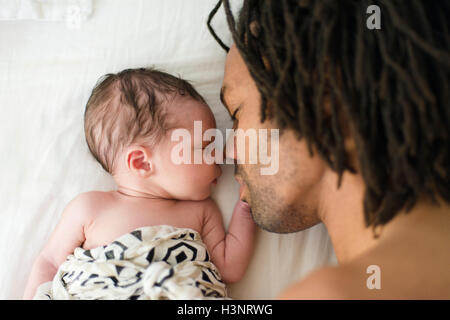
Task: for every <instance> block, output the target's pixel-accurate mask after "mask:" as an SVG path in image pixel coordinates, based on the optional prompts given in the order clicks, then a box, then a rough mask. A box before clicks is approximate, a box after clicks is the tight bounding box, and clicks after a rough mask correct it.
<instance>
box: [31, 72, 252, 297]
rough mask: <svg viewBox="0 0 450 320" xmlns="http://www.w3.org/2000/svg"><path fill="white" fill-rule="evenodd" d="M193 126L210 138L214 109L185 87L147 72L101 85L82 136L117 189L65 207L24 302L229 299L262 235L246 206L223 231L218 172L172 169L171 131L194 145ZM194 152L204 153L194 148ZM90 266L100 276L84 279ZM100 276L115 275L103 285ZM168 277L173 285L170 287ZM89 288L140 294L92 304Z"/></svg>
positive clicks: (113, 77)
mask: <svg viewBox="0 0 450 320" xmlns="http://www.w3.org/2000/svg"><path fill="white" fill-rule="evenodd" d="M194 121H201V122H202V130H203V131H206V130H208V129H210V128H215V126H216V124H215V119H214V116H213V114H212V112H211V110H210V109H209V107H208V105H207V104H206V103H205V101H204V100H203V98H202V97H201V96H200V95H199V94H198V93H197V91H196V90H195V89H194V88H193V87H192V86H191V85H190V84H189V83H188V82H187V81H185V80H182V79H179V78H177V77H174V76H172V75H169V74H167V73H164V72H160V71H157V70H154V69H144V68H140V69H127V70H124V71H122V72H119V73H118V74H108V75H106V76H105V77H103V78H102V79H101V81H99V83H98V84H97V85H96V86H95V88H94V90H93V92H92V94H91V97H90V98H89V101H88V103H87V106H86V111H85V118H84V123H85V135H86V141H87V144H88V146H89V149H90V151H91V153H92V154H93V156H94V157H95V158H96V159H97V160H98V161H99V162H100V164H101V165H102V167H103V168H104V169H105V170H106V171H107V172H109V173H110V174H111V175H112V177H113V178H114V180H115V182H116V184H117V190H115V191H109V192H100V191H92V192H86V193H83V194H80V195H78V196H77V197H76V198H75V199H73V200H72V201H71V202H70V203H69V204H68V205H67V207H66V208H65V210H64V212H63V214H62V217H61V220H60V221H59V223H58V224H57V226H56V228H55V230H54V231H53V233H52V235H51V236H50V238H49V240H48V242H47V244H46V245H45V246H44V248H43V249H42V251H41V252H40V254H39V256H38V257H37V259H36V261H35V262H34V264H33V267H32V271H31V275H30V277H29V280H28V283H27V286H26V289H25V293H24V298H26V299H31V298H33V297H35V294H36V292H37V288H38V287H39V286H40V285H41V284H43V283H47V282H49V281H53V285H52V286H53V287H52V288H53V290H54V291H55V290H57V289H55V285H56V284H55V283H60V284H62V285H60V287H61V288H62V289H64V290H66V291H68V293H67V292H66V293H65V294H66V295H65V296H64V297H66V298H68V299H72V298H74V297H76V298H112V299H114V298H120V299H136V298H143V299H144V298H146V299H148V298H156V299H157V298H165V299H168V298H169V299H170V298H173V297H175V298H178V297H176V296H174V295H173V294H174V292H184V294H185V295H183V296H181V297H182V298H190V297H194V298H195V297H197V298H198V294H197V295H196V293H195V292H194V291H195V289H199V290H200V289H201V293H202V294H203V296H205V297H206V296H208V295H209V296H219V297H220V296H222V297H224V296H225V294H226V291H224V290H222V289H224V285H223V282H222V281H224V282H226V283H232V282H236V281H239V280H240V279H241V278H242V276H243V275H244V273H245V271H246V269H247V266H248V263H249V260H250V257H251V253H252V251H253V239H254V234H255V229H256V226H255V224H254V222H253V219H252V217H251V212H250V208H249V206H248V204H247V203H245V202H243V201H238V203H237V204H236V205H235V209H234V212H233V216H232V219H231V222H230V225H229V230H228V232H227V233H226V232H225V230H224V225H223V222H222V216H221V213H220V211H219V209H218V207H217V206H216V204H215V203H214V201H213V200H212V199H211V198H210V197H209V196H210V194H211V188H212V186H214V185H215V184H216V183H217V179H218V178H219V176H220V175H221V169H220V167H219V165H217V164H215V163H213V164H207V163H205V161H203V162H202V163H201V164H185V163H182V164H174V163H173V161H171V153H172V148H173V147H174V146H175V145H176V144H177V142H176V141H172V139H171V132H172V131H173V130H175V129H177V128H184V129H187V130H188V131H189V132H190V133H191V134H192V136H193V131H194ZM191 140H193V139H191ZM208 144H209V142H204V143H203V146H201V148H205V147H206V146H207V145H208ZM194 148H198V146H194V144H193V143H192V150H194ZM190 153H191V154H192V155H193V154H194V153H193V152H190ZM191 163H194V161H192V162H191ZM180 241H181V242H180ZM137 243H138V244H137ZM142 243H146V245H147V247H146V248H147V249H148V250H146V252H145V259H146V260H145V259H143V257H144V256H143V251H142V249H139V248H140V247H141V246H142ZM180 243H181V244H180ZM161 247H164V248H163V249H160V248H161ZM184 249H186V250H184ZM132 250H134V251H132ZM139 250H141V251H139ZM155 250H156V251H155ZM180 250H181V251H180ZM183 250H184V251H183ZM158 252H159V253H158ZM173 252H175V253H176V254H174V255H173V256H171V254H172V253H173ZM158 255H159V256H160V257H159V258H158V257H157V256H158ZM127 259H128V260H127ZM69 260H70V261H69ZM144 260H145V261H144ZM83 261H84V262H83ZM100 261H101V262H102V263H103V264H101V263H100ZM110 261H113V262H114V263H116V265H115V268H113V269H114V270H113V271H111V270H112V269H111V268H109V267H108V268H107V267H105V263H107V262H110ZM130 261H131V262H132V265H133V266H132V267H131V265H130V263H129V262H130ZM127 263H128V264H127ZM147 263H148V265H147ZM66 264H67V266H66ZM178 264H179V265H181V264H182V265H183V267H181V266H180V267H178V266H177V265H178ZM75 265H76V266H77V267H76V268H75V267H73V266H75ZM106 265H107V264H106ZM135 265H138V266H140V267H139V268H140V269H139V268H138V269H136V268H137V267H135ZM80 266H82V267H80ZM86 266H90V268H94V266H95V268H94V269H90V270H94V271H92V272H87V271H86V269H84V268H86ZM153 266H156V267H154V268H153ZM149 267H152V268H153V269H152V270H151V272H148V271H147V269H149ZM77 268H78V269H77ZM80 268H81V269H80ZM123 268H128V269H126V270H128V271H127V274H128V277H129V278H128V280H121V278H120V277H122V275H123V274H124V271H123ZM130 268H134V269H132V270H134V271H130V270H131V269H130ZM177 268H178V269H177ZM183 268H190V269H189V271H186V269H183ZM195 268H199V269H198V270H197V271H196V270H195ZM62 269H64V270H63V271H61V270H62ZM217 269H218V270H217ZM77 270H78V271H77ZM80 270H82V271H80ZM183 270H184V271H183ZM103 272H106V273H107V274H109V273H112V272H113V273H114V274H109V275H108V276H105V277H103V279H100V276H99V274H102V273H103ZM108 272H109V273H108ZM144 272H145V274H143V273H144ZM58 274H59V278H58V277H57V275H58ZM86 274H89V276H86ZM130 274H132V276H130ZM177 274H178V275H179V276H177ZM83 277H85V278H86V279H85V281H83V282H81V283H78V284H77V286H78V287H76V286H75V284H73V286H72V289H73V290H72V289H71V290H72V291H73V292H77V294H74V293H73V292H69V291H70V290H69V289H70V284H71V283H72V282H73V281H75V280H77V279H78V280H79V279H80V278H83ZM130 277H131V278H130ZM169 277H172V278H176V280H174V281H172V283H171V284H170V285H165V283H163V281H166V280H167V279H168V278H169ZM177 277H178V278H177ZM57 278H58V279H57ZM206 278H207V279H208V281H206V282H205V281H203V280H205V279H206ZM105 279H106V280H105ZM130 279H133V280H130ZM94 280H95V281H94ZM71 281H72V282H71ZM108 281H110V283H109V284H108V283H107V282H108ZM124 281H125V282H126V283H125V282H124ZM127 281H128V282H127ZM202 281H203V282H202ZM73 283H75V282H73ZM89 283H90V284H92V285H91V286H90V287H89V288H90V289H89V290H91V291H92V292H94V291H95V290H97V289H99V288H102V289H108V288H112V289H117V290H119V289H121V290H122V289H123V290H125V289H126V288H129V287H132V288H133V290H128V289H127V290H128V291H127V293H126V294H125V295H124V293H123V292H122V293H120V294H116V293H111V295H105V294H98V295H95V294H94V295H93V294H91V293H89V292H90V291H89V290H88V289H85V290H84V291H82V290H81V289H80V288H81V287H83V288H84V286H86V285H87V284H89ZM149 283H150V284H149ZM221 286H222V287H221ZM146 287H147V288H148V287H151V289H149V292H144V291H145V290H146V289H145V288H146ZM187 287H188V289H186V288H187ZM77 288H78V289H77ZM174 288H175V289H174ZM177 288H178V289H177ZM156 289H157V293H155V291H154V290H156ZM77 290H78V291H77ZM117 290H116V291H114V290H110V291H109V292H118V291H117ZM152 290H153V291H152ZM158 290H159V291H158ZM164 290H166V292H163V291H164ZM170 290H172V291H170ZM193 290H194V291H193ZM106 291H108V290H103V292H106ZM169 291H170V292H169ZM80 292H88V294H87V295H82V294H81V293H80ZM98 292H100V291H98ZM53 293H55V292H53ZM190 293H193V295H192V296H190V295H189V294H190ZM108 294H109V293H108ZM60 298H61V297H60Z"/></svg>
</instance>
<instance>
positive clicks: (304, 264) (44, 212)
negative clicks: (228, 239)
mask: <svg viewBox="0 0 450 320" xmlns="http://www.w3.org/2000/svg"><path fill="white" fill-rule="evenodd" d="M12 1H14V0H12ZM215 2H216V1H211V0H195V1H193V0H190V1H187V0H167V1H160V0H132V1H121V0H93V2H92V5H93V7H92V14H91V15H90V17H89V19H88V20H86V21H85V22H84V23H83V24H82V25H81V28H79V29H68V28H67V27H66V25H65V24H64V22H54V21H53V22H51V21H31V20H30V21H27V20H15V21H0V108H1V109H0V110H1V116H0V177H1V179H0V204H1V206H2V210H1V223H0V257H1V263H0V298H1V299H20V298H21V297H22V293H23V290H24V287H25V284H26V280H27V278H28V274H29V272H30V268H31V265H32V263H33V260H34V259H35V257H36V256H37V254H38V252H39V251H40V249H41V248H42V246H43V244H44V243H45V241H46V240H47V238H48V236H49V235H50V233H51V231H52V230H53V228H54V227H55V225H56V223H57V221H58V219H59V217H60V214H61V212H62V210H63V209H64V207H65V205H66V204H67V202H68V201H70V200H71V199H72V198H73V197H74V196H75V195H77V194H78V193H80V192H84V191H88V190H110V189H111V188H114V183H113V181H112V179H111V178H110V177H109V176H108V175H107V174H105V173H104V172H103V171H102V169H101V168H100V166H99V165H98V164H97V163H96V162H95V161H94V160H93V158H92V157H91V156H90V154H89V152H88V149H87V146H86V144H85V140H84V134H83V120H82V118H83V111H84V106H85V103H86V101H87V98H88V97H89V94H90V91H91V89H92V87H93V85H94V84H95V82H96V81H97V79H98V78H99V77H100V76H101V75H103V74H105V73H109V72H117V71H120V70H122V69H125V68H133V67H141V66H155V67H157V68H159V69H162V70H165V71H167V72H170V73H175V74H179V75H181V76H182V77H184V78H187V79H189V80H191V82H192V83H193V85H194V86H195V87H196V88H197V89H198V91H199V92H200V93H201V94H202V95H203V96H204V97H205V99H206V101H207V102H208V103H209V104H210V106H211V108H212V109H213V111H214V114H215V116H216V119H217V124H218V127H219V128H221V129H224V128H230V127H231V121H230V119H229V116H228V114H227V112H226V111H225V109H224V108H223V107H222V106H221V104H220V101H219V89H220V85H221V81H222V78H223V66H224V61H225V52H224V51H223V50H222V49H221V48H220V46H219V45H218V44H217V43H216V42H215V40H214V39H213V38H212V37H211V36H210V34H209V32H208V30H207V28H206V19H207V16H208V14H209V12H210V10H211V9H212V8H213V6H214V4H215ZM239 3H240V1H239V0H236V1H235V4H236V5H235V8H237V7H238V4H239ZM214 26H215V28H216V30H217V31H218V33H219V34H220V36H221V37H222V38H223V39H224V40H225V42H227V43H230V41H231V37H230V35H229V33H228V28H227V26H226V22H225V18H224V15H223V12H222V10H221V11H220V12H219V13H218V16H217V17H216V18H215V20H214ZM222 168H223V172H224V174H223V176H222V177H221V179H220V180H219V184H218V186H217V188H216V190H215V192H214V194H213V198H214V199H216V201H217V203H218V205H219V207H220V208H221V209H222V212H223V216H224V222H225V224H226V225H228V223H229V221H230V218H231V213H232V209H233V206H234V203H235V201H236V200H237V199H238V184H237V183H236V182H235V181H234V179H233V171H234V169H233V167H232V166H230V165H227V166H223V167H222ZM334 263H335V256H334V252H333V249H332V246H331V244H330V241H329V238H328V236H327V233H326V230H325V228H324V227H323V225H318V226H316V227H314V228H311V229H309V230H306V231H304V232H300V233H296V234H289V235H278V234H270V233H268V232H264V231H259V232H258V236H257V246H256V251H255V253H254V255H253V259H252V262H251V264H250V267H249V270H248V272H247V274H246V276H245V278H244V279H243V280H242V281H241V282H239V283H237V284H234V285H231V286H230V293H231V295H232V297H234V298H238V299H271V298H274V297H276V296H277V295H278V294H279V293H280V291H281V290H282V289H283V288H284V287H286V286H287V285H289V284H290V283H292V282H294V281H295V280H297V279H300V278H302V277H303V276H305V275H306V274H307V273H309V272H310V271H311V270H313V269H314V268H317V267H319V266H322V265H328V264H334Z"/></svg>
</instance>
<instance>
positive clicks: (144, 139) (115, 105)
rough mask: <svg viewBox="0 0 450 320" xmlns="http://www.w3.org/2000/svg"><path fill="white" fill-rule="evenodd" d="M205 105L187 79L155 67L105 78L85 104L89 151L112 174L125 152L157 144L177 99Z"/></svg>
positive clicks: (122, 72) (96, 86)
mask: <svg viewBox="0 0 450 320" xmlns="http://www.w3.org/2000/svg"><path fill="white" fill-rule="evenodd" d="M178 96H186V97H187V98H192V99H195V100H198V101H201V102H203V103H204V102H205V101H204V99H203V98H202V96H201V95H200V94H199V93H198V92H197V91H196V90H195V89H194V87H193V86H192V85H191V84H189V82H187V81H186V80H183V79H181V78H178V77H175V76H173V75H170V74H168V73H165V72H162V71H158V70H155V69H153V68H138V69H126V70H123V71H121V72H119V73H117V74H113V73H109V74H106V75H104V76H102V77H101V78H100V79H99V80H98V82H97V84H96V85H95V87H94V89H93V90H92V93H91V96H90V97H89V100H88V102H87V104H86V110H85V113H84V133H85V137H86V142H87V145H88V147H89V150H90V152H91V153H92V155H93V156H94V158H95V159H96V160H97V161H98V162H99V163H100V164H101V165H102V167H103V169H105V170H106V171H107V172H109V173H110V174H114V168H115V160H116V157H117V155H118V154H120V153H121V152H122V150H123V149H124V148H125V147H127V146H130V145H132V144H139V143H145V144H146V145H149V146H154V145H155V144H157V143H158V142H159V141H160V140H161V138H162V137H163V136H164V134H165V132H166V131H167V130H168V128H169V126H170V123H169V121H168V119H166V115H167V112H166V108H165V106H167V104H168V103H170V102H171V101H172V100H173V99H174V98H175V97H178Z"/></svg>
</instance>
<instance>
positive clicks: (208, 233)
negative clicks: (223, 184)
mask: <svg viewBox="0 0 450 320" xmlns="http://www.w3.org/2000/svg"><path fill="white" fill-rule="evenodd" d="M204 219H205V220H204V223H203V229H202V230H203V231H202V239H203V241H204V243H205V244H206V246H207V248H208V250H209V252H210V254H211V260H212V262H213V263H214V264H215V265H216V266H217V268H219V271H220V274H221V275H222V278H223V281H225V282H227V283H233V282H237V281H239V280H240V279H241V278H242V277H243V276H244V274H245V271H246V270H247V266H248V264H249V262H250V258H251V255H252V252H253V246H254V237H255V231H256V224H255V222H254V221H253V218H252V216H251V212H250V207H249V206H248V204H247V203H245V202H242V201H238V203H237V204H236V206H235V207H234V211H233V216H232V218H231V222H230V225H229V228H228V232H227V233H225V229H224V226H223V222H222V215H221V213H220V210H219V208H218V207H217V205H216V204H215V203H214V201H213V200H208V205H207V206H206V211H205V217H204Z"/></svg>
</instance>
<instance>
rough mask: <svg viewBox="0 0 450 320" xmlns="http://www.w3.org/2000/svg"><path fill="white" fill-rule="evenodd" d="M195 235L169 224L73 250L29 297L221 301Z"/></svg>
mask: <svg viewBox="0 0 450 320" xmlns="http://www.w3.org/2000/svg"><path fill="white" fill-rule="evenodd" d="M226 296H227V290H226V287H225V284H224V283H223V282H222V280H221V277H220V274H219V271H218V269H217V268H216V267H215V266H214V264H213V263H212V262H211V261H210V257H209V254H208V250H207V248H206V246H205V244H204V243H203V242H202V240H201V237H200V235H199V233H198V232H196V231H195V230H192V229H183V228H175V227H171V226H151V227H143V228H139V229H136V230H134V231H132V232H130V233H128V234H125V235H123V236H121V237H119V238H118V239H116V240H115V241H113V242H111V243H110V244H108V245H106V246H102V247H97V248H94V249H90V250H85V249H83V248H76V249H75V251H74V253H73V254H72V255H70V256H69V257H67V260H66V261H65V262H64V263H63V264H62V265H61V266H60V267H59V269H58V271H57V273H56V275H55V277H54V278H53V282H52V284H51V286H50V285H49V284H48V283H45V284H43V285H41V286H40V287H39V288H38V290H37V293H36V295H35V297H34V299H55V300H59V299H65V300H72V299H83V300H85V299H86V300H87V299H89V300H92V299H109V300H112V299H114V300H127V299H137V300H161V299H171V300H178V299H205V298H208V299H211V298H226Z"/></svg>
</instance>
